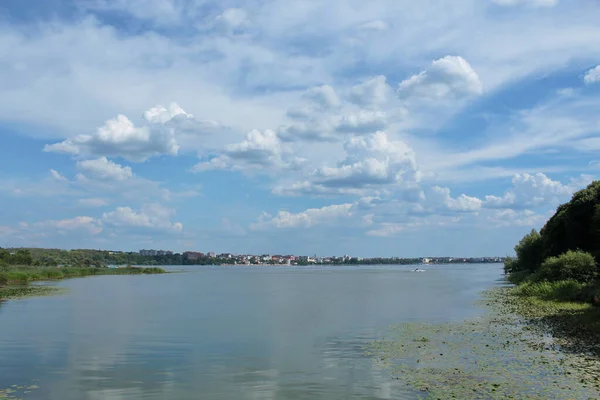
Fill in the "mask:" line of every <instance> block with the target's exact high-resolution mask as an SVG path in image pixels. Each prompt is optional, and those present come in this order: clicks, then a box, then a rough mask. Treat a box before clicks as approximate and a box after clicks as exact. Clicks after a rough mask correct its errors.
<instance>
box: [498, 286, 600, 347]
mask: <svg viewBox="0 0 600 400" xmlns="http://www.w3.org/2000/svg"><path fill="white" fill-rule="evenodd" d="M597 299H598V286H597V284H596V283H593V284H583V283H580V282H576V281H558V282H547V281H542V282H534V281H528V280H524V281H521V283H519V285H518V286H516V287H514V288H513V289H511V290H510V292H509V296H508V297H507V299H506V300H505V302H506V305H507V306H509V307H510V309H511V311H512V312H515V313H517V314H518V315H520V316H522V317H524V318H527V320H528V322H529V323H531V324H533V325H535V326H538V327H539V328H541V329H542V330H544V331H546V332H549V333H551V334H552V336H553V337H554V338H555V340H556V341H557V343H558V344H559V345H560V346H561V347H562V348H563V349H565V350H570V351H574V352H578V353H581V352H585V353H592V354H594V355H596V356H600V307H598V306H597Z"/></svg>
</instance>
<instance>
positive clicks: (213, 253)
mask: <svg viewBox="0 0 600 400" xmlns="http://www.w3.org/2000/svg"><path fill="white" fill-rule="evenodd" d="M207 255H208V256H209V257H210V258H215V257H216V256H217V253H215V252H214V251H209V252H208V253H207Z"/></svg>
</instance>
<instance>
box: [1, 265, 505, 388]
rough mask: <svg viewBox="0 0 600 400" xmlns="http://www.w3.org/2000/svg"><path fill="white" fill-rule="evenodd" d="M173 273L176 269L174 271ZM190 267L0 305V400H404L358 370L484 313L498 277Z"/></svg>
mask: <svg viewBox="0 0 600 400" xmlns="http://www.w3.org/2000/svg"><path fill="white" fill-rule="evenodd" d="M177 268H178V269H179V268H180V267H177ZM425 268H426V269H427V271H426V272H423V273H414V272H410V269H411V268H408V267H402V266H378V267H192V269H191V270H190V271H188V272H184V273H176V274H169V275H162V276H159V275H154V276H106V277H93V278H84V279H73V280H68V281H64V282H61V283H60V286H64V287H67V288H69V292H68V294H66V295H61V296H54V297H44V298H32V299H26V300H18V301H8V302H5V303H1V304H0V389H2V388H6V387H10V386H12V385H14V384H16V385H32V384H35V385H38V386H39V389H37V390H34V391H32V393H29V394H26V395H25V396H24V398H25V399H61V400H68V399H74V400H75V399H76V400H82V399H227V400H231V399H347V398H350V397H353V398H358V399H410V398H415V394H414V393H411V392H410V391H408V390H406V389H405V388H404V387H403V386H402V385H401V384H400V383H399V381H395V380H392V379H390V378H389V376H387V375H386V373H385V371H382V370H381V369H379V368H378V367H377V365H376V364H375V363H374V362H373V360H372V359H370V358H368V357H365V356H363V346H364V345H365V344H366V343H368V342H369V341H371V340H373V339H375V338H378V337H380V336H381V335H382V334H383V333H385V329H386V328H387V327H388V326H390V325H392V324H397V323H400V322H405V321H417V320H418V321H447V320H457V319H464V318H468V317H473V316H476V315H480V314H481V313H483V312H484V310H482V309H481V308H479V307H478V306H477V305H476V304H474V301H475V300H477V298H478V293H479V292H480V291H482V290H484V289H487V288H490V287H492V286H494V285H497V284H499V282H500V279H501V278H502V265H500V264H487V265H453V266H427V267H425Z"/></svg>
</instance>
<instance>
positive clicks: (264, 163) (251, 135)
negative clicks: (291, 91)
mask: <svg viewBox="0 0 600 400" xmlns="http://www.w3.org/2000/svg"><path fill="white" fill-rule="evenodd" d="M301 163H302V160H301V159H299V158H297V157H295V156H293V155H291V154H290V152H289V150H288V149H287V148H286V147H285V146H284V145H282V143H281V140H279V137H278V136H277V134H276V133H275V132H274V131H272V130H270V129H267V130H265V131H262V132H261V131H259V130H256V129H255V130H252V131H250V132H248V133H247V134H246V139H245V140H244V141H243V142H240V143H236V144H230V145H228V146H226V147H225V150H224V151H223V153H222V154H221V155H219V156H217V157H215V158H213V159H212V160H210V161H208V162H200V163H198V164H196V166H195V167H194V168H193V170H194V171H196V172H200V171H209V170H214V169H232V170H241V171H247V170H257V169H263V170H267V171H270V170H272V169H294V168H298V167H299V165H300V164H301Z"/></svg>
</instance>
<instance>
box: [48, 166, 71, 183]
mask: <svg viewBox="0 0 600 400" xmlns="http://www.w3.org/2000/svg"><path fill="white" fill-rule="evenodd" d="M50 175H52V178H54V179H55V180H57V181H59V182H64V181H66V180H67V178H65V177H64V176H63V175H62V174H61V173H60V172H58V171H57V170H54V169H51V170H50Z"/></svg>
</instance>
